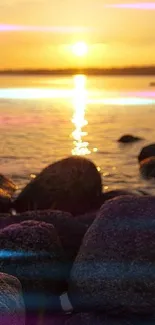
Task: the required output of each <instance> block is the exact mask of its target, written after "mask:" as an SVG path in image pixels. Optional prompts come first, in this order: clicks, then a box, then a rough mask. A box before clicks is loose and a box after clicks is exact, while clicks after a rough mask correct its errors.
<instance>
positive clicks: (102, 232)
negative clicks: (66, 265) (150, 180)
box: [68, 196, 155, 315]
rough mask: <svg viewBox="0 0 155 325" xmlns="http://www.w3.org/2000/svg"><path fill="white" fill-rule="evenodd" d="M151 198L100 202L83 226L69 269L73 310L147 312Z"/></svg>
mask: <svg viewBox="0 0 155 325" xmlns="http://www.w3.org/2000/svg"><path fill="white" fill-rule="evenodd" d="M154 211H155V197H150V196H144V197H138V196H137V197H136V196H123V197H120V198H116V199H114V200H111V201H108V202H107V203H105V204H104V205H103V206H102V207H101V209H100V211H99V213H98V216H97V218H96V219H95V220H94V222H93V224H92V225H91V227H90V228H89V229H88V231H87V233H86V235H85V237H84V239H83V243H82V245H81V248H80V250H79V253H78V256H77V258H76V260H75V263H74V265H73V268H72V271H71V277H70V283H69V291H68V296H69V299H70V301H71V304H72V305H73V307H74V309H75V310H76V311H78V310H80V311H82V310H83V311H93V310H94V311H102V312H106V313H108V314H110V315H115V314H117V315H123V314H125V315H128V314H129V315H132V314H137V315H139V314H140V315H148V314H149V315H152V314H153V313H154V311H155V272H154V265H155V212H154Z"/></svg>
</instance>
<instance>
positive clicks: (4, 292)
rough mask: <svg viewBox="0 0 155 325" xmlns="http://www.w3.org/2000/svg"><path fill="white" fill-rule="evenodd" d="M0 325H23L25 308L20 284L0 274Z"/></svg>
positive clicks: (6, 275) (8, 276) (14, 279)
mask: <svg viewBox="0 0 155 325" xmlns="http://www.w3.org/2000/svg"><path fill="white" fill-rule="evenodd" d="M0 324H1V325H25V307H24V302H23V297H22V289H21V285H20V282H19V281H18V280H17V279H16V278H14V277H13V276H11V275H8V274H4V273H0Z"/></svg>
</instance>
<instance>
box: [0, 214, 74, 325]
mask: <svg viewBox="0 0 155 325" xmlns="http://www.w3.org/2000/svg"><path fill="white" fill-rule="evenodd" d="M0 249H1V250H3V256H1V270H2V271H3V272H7V273H9V274H11V275H15V276H17V277H18V279H19V280H20V281H21V284H22V288H23V296H24V301H25V305H26V310H27V319H28V320H29V322H28V324H31V323H32V324H35V321H34V319H35V320H36V319H38V317H40V313H41V314H44V312H45V311H48V310H50V311H57V310H58V309H60V303H59V299H58V296H59V295H60V294H61V293H62V292H63V291H65V290H66V289H67V275H68V273H67V272H68V270H67V267H68V266H67V265H66V261H65V257H64V253H63V250H62V247H61V244H60V241H59V238H58V236H57V233H56V231H55V229H54V227H53V226H52V225H51V224H47V223H45V222H38V221H32V220H31V221H24V222H22V223H20V224H13V225H11V226H8V227H6V228H4V229H1V230H0ZM38 314H39V315H38ZM32 316H34V317H32ZM31 318H32V319H33V322H31ZM30 322H31V323H30Z"/></svg>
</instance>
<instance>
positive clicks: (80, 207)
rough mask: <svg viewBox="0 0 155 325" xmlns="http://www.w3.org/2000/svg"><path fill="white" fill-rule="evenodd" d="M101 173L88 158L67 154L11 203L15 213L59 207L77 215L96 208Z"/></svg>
mask: <svg viewBox="0 0 155 325" xmlns="http://www.w3.org/2000/svg"><path fill="white" fill-rule="evenodd" d="M101 191H102V182H101V175H100V173H99V172H98V170H97V168H96V166H95V165H94V164H93V162H91V161H90V160H88V159H86V158H83V157H78V156H77V157H76V156H73V157H69V158H66V159H62V160H60V161H57V162H55V163H53V164H52V165H49V166H48V167H46V168H45V169H44V170H43V171H42V172H41V173H40V174H39V175H38V176H37V177H36V178H35V179H33V180H32V181H31V182H30V183H29V184H28V185H27V186H26V187H25V189H24V190H23V191H22V192H21V193H20V194H19V196H18V197H17V199H16V200H15V202H14V208H15V209H16V210H17V212H21V211H26V210H47V209H54V210H61V211H67V212H70V213H72V214H73V215H77V214H80V213H85V212H88V211H91V210H92V209H94V208H96V207H98V205H99V202H100V197H101Z"/></svg>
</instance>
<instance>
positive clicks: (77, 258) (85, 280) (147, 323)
mask: <svg viewBox="0 0 155 325" xmlns="http://www.w3.org/2000/svg"><path fill="white" fill-rule="evenodd" d="M124 139H125V141H124ZM136 139H137V141H139V138H136V137H132V136H131V137H130V135H127V136H126V137H123V143H124V145H129V142H130V140H131V142H132V141H136ZM118 141H119V142H121V140H120V139H119V140H118ZM137 163H138V164H139V171H140V174H141V176H142V177H145V178H146V179H149V178H154V177H155V144H151V145H149V146H147V147H144V148H142V150H141V152H140V153H139V156H138V157H137ZM102 182H103V181H102V179H101V175H100V173H99V171H98V170H97V167H96V166H95V165H94V163H93V162H92V161H90V160H88V159H86V158H83V157H77V156H73V157H67V158H65V159H62V160H61V161H57V162H55V163H53V164H51V165H49V166H47V167H46V168H45V169H43V170H42V171H41V172H40V174H38V175H37V176H36V177H35V178H34V179H33V180H32V181H31V182H30V183H29V184H27V186H26V187H25V188H24V189H23V190H22V192H21V193H20V194H19V195H18V197H16V199H13V195H14V193H15V191H16V189H17V186H16V184H14V183H13V182H12V180H9V179H7V178H6V177H5V176H3V175H0V272H1V273H0V324H1V325H9V324H11V325H44V324H46V325H72V324H73V325H102V324H103V325H137V324H139V325H153V324H154V322H155V266H154V265H155V196H150V195H147V193H145V191H143V190H141V191H131V190H130V191H129V190H128V189H122V190H114V191H109V192H106V193H103V190H102V188H103V187H102V185H103V184H102Z"/></svg>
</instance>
